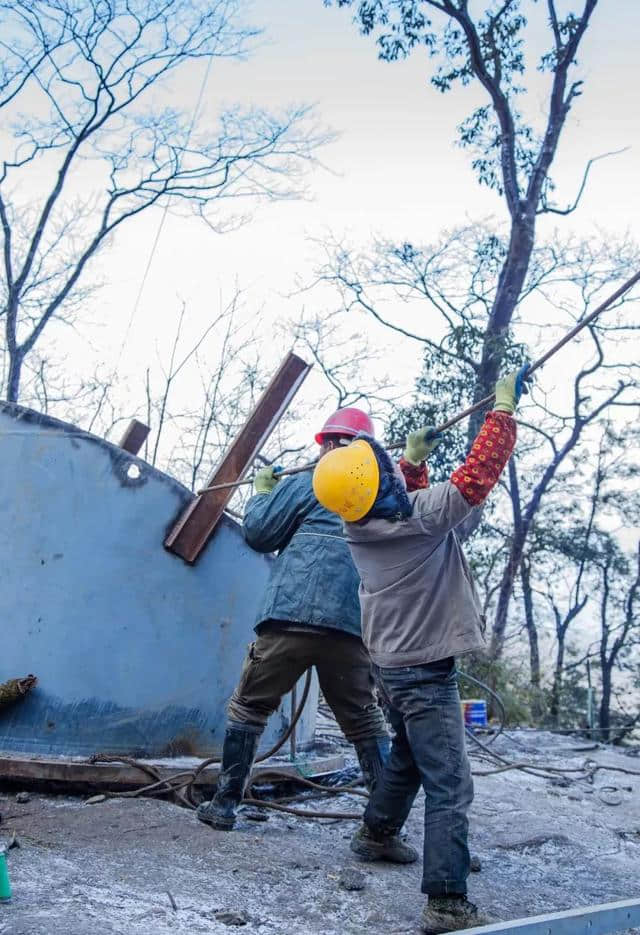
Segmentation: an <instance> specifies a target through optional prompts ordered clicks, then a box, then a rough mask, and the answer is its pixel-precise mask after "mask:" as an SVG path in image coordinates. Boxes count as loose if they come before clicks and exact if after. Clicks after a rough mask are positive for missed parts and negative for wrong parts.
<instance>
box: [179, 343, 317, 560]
mask: <svg viewBox="0 0 640 935" xmlns="http://www.w3.org/2000/svg"><path fill="white" fill-rule="evenodd" d="M310 369H311V365H310V364H308V363H306V361H304V360H302V359H301V358H300V357H298V356H297V355H296V354H293V353H292V352H289V354H288V355H287V356H286V358H285V359H284V361H283V362H282V364H281V365H280V367H279V369H278V371H277V373H276V374H275V376H274V377H273V379H272V380H271V382H270V383H269V385H268V386H267V388H266V389H265V391H264V393H263V394H262V396H261V397H260V399H259V400H258V402H257V404H256V406H255V409H254V410H253V412H252V413H251V415H250V416H249V418H248V419H247V422H246V423H245V425H244V426H243V428H242V429H241V430H240V432H239V433H238V434H237V436H236V437H235V439H234V440H233V442H232V443H231V445H230V447H229V449H228V450H227V452H226V454H225V455H224V457H223V458H222V461H221V462H220V464H219V465H218V467H217V468H216V469H215V471H214V472H213V474H212V475H211V477H210V478H209V480H208V482H207V485H206V486H207V487H213V486H216V485H218V484H229V483H233V484H237V482H238V480H239V479H240V478H241V477H242V475H243V474H244V473H245V472H246V471H247V470H248V469H249V468H250V466H251V464H252V462H253V460H254V458H255V456H256V455H257V453H258V452H259V451H260V449H261V448H262V447H263V446H264V444H265V442H266V441H267V439H268V438H269V436H270V435H271V433H272V432H273V430H274V428H275V427H276V425H277V424H278V422H279V421H280V419H281V418H282V415H283V413H284V412H285V410H286V409H287V407H288V406H289V404H290V403H291V400H292V399H293V397H294V396H295V394H296V393H297V391H298V390H299V388H300V386H301V385H302V383H303V381H304V379H305V377H306V376H307V374H308V373H309V371H310ZM233 490H234V488H233V487H227V488H223V489H220V490H213V491H207V492H206V493H203V494H201V495H200V496H198V497H196V499H195V500H193V501H192V502H191V503H190V504H189V506H188V507H187V509H186V510H185V511H184V513H183V514H182V515H181V516H180V518H179V519H178V521H177V522H176V523H175V525H174V526H173V528H172V529H171V531H170V533H169V534H168V536H167V538H166V539H165V543H164V544H165V547H166V548H167V549H169V550H170V551H171V552H174V553H175V554H176V555H179V556H180V557H181V558H183V559H184V560H185V561H186V562H190V563H193V562H195V561H196V559H197V558H198V556H199V555H200V553H201V552H202V550H203V548H204V547H205V545H206V544H207V542H208V540H209V538H210V536H211V535H212V533H213V531H214V529H215V528H216V525H217V523H218V521H219V519H220V517H221V516H222V514H223V512H224V508H225V507H226V505H227V503H228V502H229V500H230V499H231V497H232V496H233Z"/></svg>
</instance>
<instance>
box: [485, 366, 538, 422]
mask: <svg viewBox="0 0 640 935" xmlns="http://www.w3.org/2000/svg"><path fill="white" fill-rule="evenodd" d="M528 369H529V364H524V366H522V367H520V369H519V370H514V371H513V372H512V373H508V374H507V375H506V377H502V379H501V380H498V382H497V383H496V389H495V394H496V402H495V406H494V407H493V408H494V410H496V411H497V412H508V413H510V414H511V415H513V413H514V412H515V411H516V406H517V405H518V403H519V402H520V397H521V396H522V394H523V393H528V392H529V390H528V389H527V386H526V384H525V380H526V379H527V371H528Z"/></svg>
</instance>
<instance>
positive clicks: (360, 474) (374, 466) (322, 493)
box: [313, 438, 380, 523]
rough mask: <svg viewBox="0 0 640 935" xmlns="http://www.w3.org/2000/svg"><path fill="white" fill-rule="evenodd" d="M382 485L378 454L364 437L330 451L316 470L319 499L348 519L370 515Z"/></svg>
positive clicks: (315, 476) (314, 479) (351, 520)
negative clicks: (376, 454)
mask: <svg viewBox="0 0 640 935" xmlns="http://www.w3.org/2000/svg"><path fill="white" fill-rule="evenodd" d="M379 486H380V468H379V467H378V462H377V460H376V456H375V454H374V453H373V448H372V447H371V445H370V444H369V443H368V442H366V441H364V439H362V438H358V439H357V440H356V441H355V442H352V443H351V444H350V445H347V446H346V447H344V448H334V449H333V451H329V452H327V454H326V455H324V456H323V457H322V458H321V459H320V461H319V462H318V464H317V466H316V469H315V471H314V472H313V492H314V493H315V495H316V498H317V500H318V502H319V503H321V504H322V506H323V507H325V509H327V510H330V511H331V512H332V513H337V514H338V516H341V517H342V519H343V520H345V522H347V523H355V522H356V521H357V520H359V519H362V517H363V516H366V515H367V513H368V512H369V510H370V509H371V507H372V506H373V504H374V503H375V501H376V497H377V496H378V488H379Z"/></svg>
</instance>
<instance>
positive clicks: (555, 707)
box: [549, 632, 564, 727]
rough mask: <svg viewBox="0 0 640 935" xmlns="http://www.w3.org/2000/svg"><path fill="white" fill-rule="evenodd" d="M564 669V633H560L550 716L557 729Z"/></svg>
mask: <svg viewBox="0 0 640 935" xmlns="http://www.w3.org/2000/svg"><path fill="white" fill-rule="evenodd" d="M563 669H564V633H561V632H559V633H558V651H557V653H556V666H555V671H554V673H553V685H552V686H551V703H550V705H549V714H550V716H551V723H552V724H553V725H554V727H557V726H558V724H559V722H560V694H561V692H562V670H563Z"/></svg>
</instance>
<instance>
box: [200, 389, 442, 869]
mask: <svg viewBox="0 0 640 935" xmlns="http://www.w3.org/2000/svg"><path fill="white" fill-rule="evenodd" d="M362 431H365V432H366V433H367V434H368V436H372V434H373V423H372V421H371V419H370V418H369V416H368V415H367V414H366V413H365V412H362V410H360V409H355V408H353V407H347V408H342V409H339V410H338V411H337V412H334V413H333V415H331V416H330V417H329V418H328V419H327V420H326V422H325V424H324V426H323V427H322V429H321V430H320V431H319V432H318V433H317V435H316V441H317V443H318V445H319V446H320V452H319V453H320V457H321V458H324V457H326V456H327V455H328V454H330V453H331V452H332V451H337V450H338V449H343V448H344V446H346V445H349V443H350V442H352V441H353V439H354V438H355V437H356V436H357V435H358V433H359V432H362ZM425 450H426V449H425ZM416 451H417V454H416ZM416 451H413V449H412V451H411V452H407V454H410V455H412V457H413V458H414V460H413V461H407V460H403V461H402V462H401V463H402V465H403V470H404V471H405V472H406V475H407V482H408V483H409V485H410V486H412V487H414V486H415V487H419V486H423V485H424V484H425V483H426V466H425V465H424V464H422V463H421V461H420V457H419V455H420V453H421V450H418V449H416ZM244 535H245V538H246V540H247V542H248V544H249V545H250V546H251V547H252V548H253V549H256V550H257V551H259V552H277V553H278V555H277V558H276V559H275V561H274V562H273V566H272V573H271V579H270V581H269V584H268V586H267V588H266V590H265V593H264V597H263V600H262V603H261V606H260V610H259V614H258V619H257V621H256V627H255V629H256V633H257V637H256V640H255V642H254V643H252V644H251V646H250V647H249V651H248V654H247V658H246V659H245V661H244V665H243V667H242V672H241V675H240V679H239V682H238V685H237V687H236V689H235V691H234V692H233V695H232V696H231V699H230V700H229V705H228V708H227V713H228V721H227V725H226V729H225V737H224V743H223V748H222V764H221V772H220V780H219V782H218V788H217V790H216V794H215V796H214V797H213V799H211V800H210V801H207V802H202V803H201V804H200V806H199V808H198V811H197V816H198V818H199V819H200V820H201V821H203V822H205V823H206V824H209V825H211V826H213V827H214V828H216V829H218V830H224V831H229V830H231V829H232V828H233V827H234V824H235V821H236V811H237V808H238V806H239V804H240V802H241V800H242V797H243V795H244V791H245V788H246V785H247V782H248V781H249V777H250V774H251V768H252V765H253V761H254V757H255V755H256V752H257V748H258V742H259V740H260V736H261V734H262V732H263V730H264V727H265V725H266V723H267V720H268V718H269V717H270V715H271V714H272V713H273V712H274V711H275V710H276V709H277V707H278V706H279V704H280V702H281V699H282V697H283V696H284V695H285V694H286V693H287V692H289V691H290V690H291V688H292V687H293V686H294V685H295V684H296V682H297V681H298V679H299V678H300V676H301V675H303V674H304V672H305V671H306V669H307V668H309V667H311V666H313V667H315V669H316V671H317V674H318V680H319V683H320V687H321V689H322V691H323V694H324V697H325V699H326V701H327V703H328V705H329V706H330V707H331V709H332V711H333V713H334V714H335V717H336V720H337V722H338V724H339V725H340V727H341V728H342V730H343V732H344V734H345V736H346V738H347V739H348V740H349V741H350V742H351V743H352V744H353V745H354V748H355V752H356V755H357V757H358V760H359V762H360V766H361V768H362V773H363V777H364V780H365V783H366V785H367V786H368V787H369V788H370V789H371V788H373V786H374V785H375V783H376V781H377V778H378V777H379V776H380V775H381V773H382V767H383V763H384V759H385V758H386V756H387V755H388V753H389V749H390V740H389V734H388V730H387V726H386V723H385V719H384V715H383V713H382V710H381V708H380V706H379V704H378V702H377V698H376V695H375V689H374V685H373V680H372V678H371V671H370V661H369V656H368V654H367V651H366V649H365V648H364V645H363V643H362V637H361V633H360V604H359V602H358V586H359V579H358V574H357V572H356V569H355V567H354V565H353V562H352V560H351V556H350V554H349V549H348V547H347V544H346V542H345V539H344V534H343V531H342V523H341V522H340V520H339V519H338V517H337V516H336V515H335V514H334V513H331V512H329V511H328V510H326V509H325V508H324V507H322V506H321V505H320V504H319V503H318V501H317V499H316V497H315V494H314V492H313V489H312V486H311V475H310V474H308V473H302V474H297V475H295V476H293V477H289V478H286V479H282V480H281V479H280V477H279V474H278V472H277V471H275V470H274V468H273V467H266V468H262V469H261V470H260V471H258V473H257V475H256V479H255V496H253V497H252V498H251V499H250V500H249V502H248V504H247V507H246V510H245V516H244ZM417 857H418V854H417V852H416V851H415V850H414V849H413V848H410V847H408V846H407V845H405V844H404V843H403V842H402V841H400V840H390V841H388V842H387V849H386V858H387V859H389V860H394V861H396V862H400V863H408V862H410V861H414V860H417Z"/></svg>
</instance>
